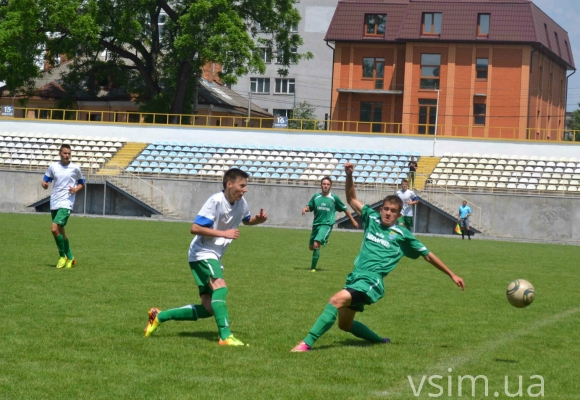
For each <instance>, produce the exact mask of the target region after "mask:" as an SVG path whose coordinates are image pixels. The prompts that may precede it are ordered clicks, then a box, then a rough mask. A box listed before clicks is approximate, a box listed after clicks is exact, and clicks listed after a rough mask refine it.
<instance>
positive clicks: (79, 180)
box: [75, 167, 85, 185]
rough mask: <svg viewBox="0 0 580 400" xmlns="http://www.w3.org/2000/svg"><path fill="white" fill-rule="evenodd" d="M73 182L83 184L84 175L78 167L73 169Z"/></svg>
mask: <svg viewBox="0 0 580 400" xmlns="http://www.w3.org/2000/svg"><path fill="white" fill-rule="evenodd" d="M75 182H76V183H78V184H81V185H84V184H85V177H84V176H83V172H82V171H81V169H80V168H79V167H76V169H75Z"/></svg>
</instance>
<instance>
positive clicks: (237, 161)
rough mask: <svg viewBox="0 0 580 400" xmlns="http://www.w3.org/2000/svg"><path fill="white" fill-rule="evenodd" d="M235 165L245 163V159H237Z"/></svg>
mask: <svg viewBox="0 0 580 400" xmlns="http://www.w3.org/2000/svg"><path fill="white" fill-rule="evenodd" d="M234 165H244V161H242V160H236V162H235V163H234Z"/></svg>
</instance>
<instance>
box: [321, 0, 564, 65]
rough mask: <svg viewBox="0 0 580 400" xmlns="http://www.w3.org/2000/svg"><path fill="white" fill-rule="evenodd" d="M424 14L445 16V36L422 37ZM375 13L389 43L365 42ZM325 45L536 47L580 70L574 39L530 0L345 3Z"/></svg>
mask: <svg viewBox="0 0 580 400" xmlns="http://www.w3.org/2000/svg"><path fill="white" fill-rule="evenodd" d="M424 12H440V13H442V14H443V18H442V27H441V34H440V35H439V36H436V37H433V36H422V35H421V22H422V14H423V13H424ZM369 13H372V14H386V15H387V28H386V32H385V35H384V37H376V36H375V37H370V36H364V16H365V14H369ZM480 13H484V14H490V15H491V17H490V30H489V32H490V33H489V36H488V37H487V38H478V37H477V18H478V14H480ZM544 24H545V25H544ZM546 31H547V32H548V35H546ZM556 37H557V38H558V42H556ZM325 40H327V41H337V42H344V41H357V42H398V43H401V42H408V41H430V42H433V41H441V42H476V43H482V42H483V43H530V44H534V45H536V46H541V47H544V48H545V49H546V50H547V51H549V52H552V53H553V55H554V56H555V57H556V58H559V59H560V60H561V61H562V62H564V63H565V64H567V65H568V66H569V67H570V68H571V69H575V67H574V59H573V56H572V52H571V50H570V39H569V38H568V33H567V32H566V31H565V30H564V29H563V28H562V27H561V26H560V25H558V24H557V23H556V22H555V21H554V20H552V19H551V18H550V17H548V15H546V14H545V13H544V12H543V11H542V10H540V8H538V7H537V6H536V5H535V4H534V3H532V2H531V1H530V0H362V1H361V0H342V1H340V2H339V3H338V6H337V8H336V11H335V13H334V16H333V18H332V21H331V23H330V27H329V28H328V32H327V33H326V37H325ZM558 44H559V50H558Z"/></svg>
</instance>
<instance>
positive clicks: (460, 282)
mask: <svg viewBox="0 0 580 400" xmlns="http://www.w3.org/2000/svg"><path fill="white" fill-rule="evenodd" d="M451 279H453V282H455V284H456V285H457V286H459V287H460V288H461V290H465V282H463V278H462V277H460V276H457V275H451Z"/></svg>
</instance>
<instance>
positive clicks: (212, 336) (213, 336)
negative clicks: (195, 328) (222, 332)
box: [179, 331, 219, 342]
mask: <svg viewBox="0 0 580 400" xmlns="http://www.w3.org/2000/svg"><path fill="white" fill-rule="evenodd" d="M179 336H181V337H188V338H199V339H205V340H207V341H210V342H215V341H217V340H218V338H219V337H218V334H217V333H216V332H203V331H202V332H192V331H188V332H179Z"/></svg>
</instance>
